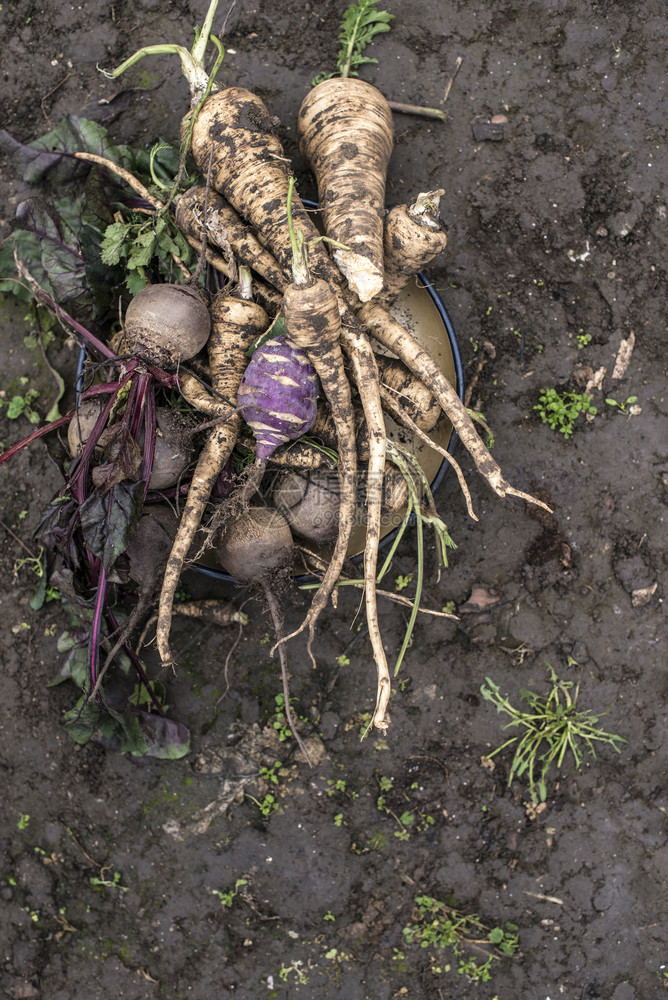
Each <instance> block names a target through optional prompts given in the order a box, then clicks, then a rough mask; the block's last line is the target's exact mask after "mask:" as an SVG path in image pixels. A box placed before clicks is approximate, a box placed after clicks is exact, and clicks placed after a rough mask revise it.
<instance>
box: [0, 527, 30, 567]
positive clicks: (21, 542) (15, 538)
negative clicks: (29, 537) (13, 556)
mask: <svg viewBox="0 0 668 1000" xmlns="http://www.w3.org/2000/svg"><path fill="white" fill-rule="evenodd" d="M0 528H4V529H5V531H6V532H7V534H8V535H11V536H12V538H13V539H14V541H15V542H18V543H19V545H20V546H21V548H22V549H25V551H26V552H27V553H28V555H29V556H30V558H31V559H38V558H39V556H36V555H35V553H34V552H33V551H32V549H29V548H28V546H27V545H26V543H25V542H24V541H22V540H21V539H20V538H19V536H18V535H15V534H14V532H13V531H12V529H11V528H10V527H9V525H8V524H5V522H4V521H3V520H2V518H0Z"/></svg>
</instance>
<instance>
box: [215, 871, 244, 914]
mask: <svg viewBox="0 0 668 1000" xmlns="http://www.w3.org/2000/svg"><path fill="white" fill-rule="evenodd" d="M244 885H248V879H247V878H238V879H237V880H236V882H235V883H234V888H233V889H228V891H227V892H221V891H220V889H212V890H211V892H212V893H213V895H214V896H217V897H218V899H219V900H220V905H221V906H223V907H224V908H225V909H226V910H229V909H231V907H232V903H233V902H234V899H235V897H236V896H238V895H239V890H240V889H241V888H242V887H243V886H244Z"/></svg>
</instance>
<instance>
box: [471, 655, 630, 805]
mask: <svg viewBox="0 0 668 1000" xmlns="http://www.w3.org/2000/svg"><path fill="white" fill-rule="evenodd" d="M571 662H572V661H571ZM547 669H548V671H549V679H550V683H551V685H552V686H551V688H550V690H549V692H548V694H547V695H538V694H535V692H533V691H525V690H522V691H520V697H521V698H522V700H523V701H525V702H526V703H527V705H528V706H529V711H528V712H523V711H521V709H518V708H515V707H514V706H513V705H511V704H510V702H509V701H508V699H507V698H503V697H502V696H501V694H500V692H499V688H498V685H496V684H495V683H494V681H492V680H490V678H489V677H486V678H485V680H486V681H487V684H486V685H485V684H483V685H482V686H481V688H480V692H481V694H482V696H483V698H485V700H486V701H491V702H492V704H494V705H495V706H496V710H497V712H504V713H505V714H506V715H509V716H510V722H508V723H506V725H505V726H504V727H503V728H504V729H510V728H512V727H515V728H518V729H520V730H521V734H520V735H518V736H513V737H512V738H511V739H509V740H506V742H505V743H503V744H502V745H501V746H500V747H497V748H496V750H493V751H492V753H490V754H487V759H488V760H491V758H492V757H495V756H496V755H497V754H498V753H501V752H502V751H503V750H506V749H507V748H508V747H513V748H514V755H513V760H512V763H511V765H510V775H509V777H508V787H510V785H512V783H513V780H514V779H515V778H521V777H522V775H526V776H527V777H528V779H529V794H530V795H531V801H532V803H533V804H534V805H535V804H537V803H539V802H545V799H546V798H547V782H546V779H547V773H548V771H549V770H550V768H551V766H552V764H556V766H557V767H559V768H560V767H561V766H562V764H563V761H564V758H565V756H566V753H567V752H568V751H570V753H571V755H572V757H573V760H574V761H575V767H576V770H577V769H579V767H580V765H581V764H582V760H583V756H584V753H583V750H586V751H587V752H588V753H589V754H590V755H591V756H592V757H596V751H595V747H594V744H595V743H597V742H598V743H607V744H609V745H610V746H611V747H612V748H613V749H614V750H615V751H616V752H617V753H620V751H621V746H620V744H622V743H626V740H625V739H623V738H622V737H621V736H617V735H615V734H614V733H608V732H606V731H605V730H603V729H600V728H599V727H598V721H599V719H600V718H601V716H602V715H607V713H608V711H610V710H609V709H608V710H607V711H606V712H599V713H597V714H594V713H593V712H591V711H589V709H578V707H577V700H578V694H579V690H580V685H579V684H578V685H576V687H575V690H572V689H573V681H562V680H560V679H559V678H558V677H557V675H556V673H555V672H554V670H553V669H552V667H551V666H550V664H549V663H548V664H547Z"/></svg>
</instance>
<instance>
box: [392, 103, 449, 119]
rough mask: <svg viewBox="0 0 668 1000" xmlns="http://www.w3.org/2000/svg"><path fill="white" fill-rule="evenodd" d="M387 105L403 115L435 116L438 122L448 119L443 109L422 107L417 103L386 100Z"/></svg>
mask: <svg viewBox="0 0 668 1000" xmlns="http://www.w3.org/2000/svg"><path fill="white" fill-rule="evenodd" d="M387 103H388V105H389V106H390V107H391V108H392V110H393V111H399V112H401V113H402V114H404V115H419V116H420V117H421V118H436V119H438V121H440V122H445V121H447V120H448V116H447V115H446V113H445V111H441V110H440V109H439V108H423V107H422V106H421V105H419V104H400V103H399V102H398V101H388V102H387Z"/></svg>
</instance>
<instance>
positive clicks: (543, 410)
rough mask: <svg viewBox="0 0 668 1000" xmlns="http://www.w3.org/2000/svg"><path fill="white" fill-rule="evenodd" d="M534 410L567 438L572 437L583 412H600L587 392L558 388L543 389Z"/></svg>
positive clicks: (590, 414)
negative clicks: (562, 390) (567, 390)
mask: <svg viewBox="0 0 668 1000" xmlns="http://www.w3.org/2000/svg"><path fill="white" fill-rule="evenodd" d="M534 410H536V412H537V413H538V415H539V416H540V419H541V420H542V421H543V423H544V424H548V425H549V426H550V427H551V428H552V430H553V431H557V432H558V433H559V434H562V435H563V436H564V438H566V440H568V438H569V437H572V435H573V431H574V430H575V421H576V420H577V418H578V417H579V416H580V415H581V414H587V415H589V416H592V417H594V416H596V413H597V412H598V410H597V409H596V407H595V406H592V403H591V399H590V398H589V396H588V395H587V394H586V393H584V392H583V393H577V392H562V393H559V392H557V390H556V389H543V390H542V391H541V394H540V397H539V399H538V403H537V404H536V405H535V406H534Z"/></svg>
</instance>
